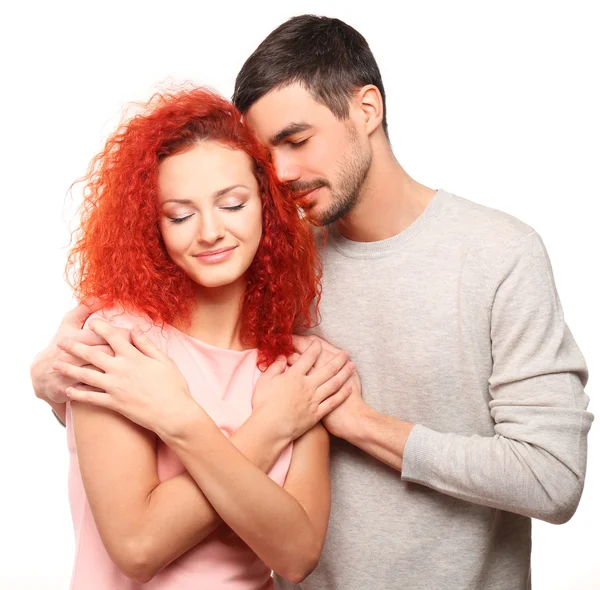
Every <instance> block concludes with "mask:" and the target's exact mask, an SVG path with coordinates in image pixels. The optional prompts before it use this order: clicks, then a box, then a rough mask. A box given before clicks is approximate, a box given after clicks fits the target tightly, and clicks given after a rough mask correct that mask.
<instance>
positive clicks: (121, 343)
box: [89, 319, 134, 356]
mask: <svg viewBox="0 0 600 590" xmlns="http://www.w3.org/2000/svg"><path fill="white" fill-rule="evenodd" d="M89 328H90V329H91V330H92V331H93V332H95V333H96V334H97V335H98V336H101V337H102V338H104V340H106V343H107V344H108V345H109V346H110V347H111V348H112V349H113V350H114V351H115V354H116V355H119V356H126V355H127V354H128V353H131V352H132V350H133V349H134V346H133V345H132V344H131V333H130V330H127V329H125V328H119V327H117V326H115V325H114V324H111V323H110V322H105V321H103V320H98V319H94V320H93V321H92V322H91V323H90V326H89Z"/></svg>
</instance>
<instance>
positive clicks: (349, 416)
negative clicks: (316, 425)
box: [288, 336, 371, 439]
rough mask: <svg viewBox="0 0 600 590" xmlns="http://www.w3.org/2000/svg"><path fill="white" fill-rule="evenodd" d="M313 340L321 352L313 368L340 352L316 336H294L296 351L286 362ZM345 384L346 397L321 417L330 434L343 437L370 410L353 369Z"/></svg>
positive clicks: (297, 354)
mask: <svg viewBox="0 0 600 590" xmlns="http://www.w3.org/2000/svg"><path fill="white" fill-rule="evenodd" d="M315 342H319V343H320V344H321V354H320V355H319V358H318V359H317V360H316V362H315V364H314V368H313V370H318V369H319V368H320V367H322V366H324V365H325V364H327V363H329V362H331V359H332V358H334V357H335V355H337V354H339V352H340V351H339V349H337V348H336V347H335V346H333V345H332V344H329V342H327V341H325V340H322V339H321V338H319V337H317V336H294V348H295V349H296V350H297V353H296V354H294V355H292V356H291V357H290V358H289V359H288V362H290V364H295V363H296V362H297V360H298V358H299V357H300V354H302V353H304V352H305V351H306V350H307V349H308V348H309V347H310V346H313V345H314V344H313V343H315ZM347 386H348V387H349V388H350V393H349V394H348V395H347V397H346V399H345V400H344V401H343V402H342V403H341V404H339V405H338V406H336V407H335V408H333V409H332V410H331V411H330V412H329V413H327V414H326V415H324V416H323V419H322V422H323V425H324V426H325V428H327V430H328V431H329V432H330V433H331V434H333V435H334V436H337V437H339V438H345V439H347V438H348V437H349V435H350V434H352V433H353V432H356V430H357V429H358V428H359V426H360V421H361V420H362V419H363V417H364V416H365V415H366V414H367V413H368V412H369V411H371V408H370V407H369V406H368V405H367V404H366V403H365V401H364V400H363V398H362V386H361V383H360V378H359V376H358V373H357V372H356V371H353V373H352V375H351V376H350V378H349V379H348V382H347Z"/></svg>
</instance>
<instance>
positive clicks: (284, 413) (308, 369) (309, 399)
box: [252, 342, 354, 441]
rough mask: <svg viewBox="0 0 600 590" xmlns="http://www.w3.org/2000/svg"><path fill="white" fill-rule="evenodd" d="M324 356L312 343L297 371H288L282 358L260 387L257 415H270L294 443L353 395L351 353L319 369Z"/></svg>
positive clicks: (341, 354)
mask: <svg viewBox="0 0 600 590" xmlns="http://www.w3.org/2000/svg"><path fill="white" fill-rule="evenodd" d="M321 353H322V348H321V343H320V342H314V343H309V345H308V346H306V348H305V350H304V351H303V353H302V354H301V355H298V356H297V358H296V359H295V360H296V362H295V363H294V366H293V367H290V368H287V361H286V358H285V357H283V356H282V357H280V358H278V359H277V360H276V361H275V362H274V363H273V364H272V365H270V366H269V368H268V369H267V370H266V371H265V372H264V374H263V375H261V377H260V378H259V380H258V381H257V383H256V387H255V389H254V394H253V398H252V408H253V412H261V413H263V414H264V413H267V412H268V413H269V415H270V416H272V418H273V421H274V422H275V423H276V424H278V426H279V427H281V429H282V436H284V437H286V438H287V439H288V440H290V441H292V440H296V439H297V438H298V437H299V436H302V435H303V434H304V433H305V432H307V431H308V430H310V429H311V428H312V427H313V426H314V425H315V424H317V422H319V421H320V420H321V419H322V418H323V416H326V415H327V414H329V413H330V412H331V411H332V410H334V409H335V408H336V407H338V406H339V405H340V404H341V403H343V402H344V400H345V399H346V398H347V397H348V395H350V387H349V386H348V380H349V379H350V378H351V376H352V374H353V372H354V365H353V364H352V363H350V362H348V353H347V352H342V351H337V352H336V354H332V355H331V357H330V358H329V359H328V361H327V362H323V363H321V365H320V366H319V367H318V368H317V367H315V362H316V361H317V359H318V358H319V357H320V355H321ZM286 369H287V370H286Z"/></svg>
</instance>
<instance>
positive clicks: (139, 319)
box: [84, 305, 165, 348]
mask: <svg viewBox="0 0 600 590" xmlns="http://www.w3.org/2000/svg"><path fill="white" fill-rule="evenodd" d="M97 319H99V320H104V321H108V322H110V323H111V324H113V325H115V326H117V327H118V328H124V329H126V330H131V329H133V328H134V327H136V326H137V327H139V328H141V330H142V331H143V332H144V333H145V334H146V336H148V337H149V338H150V339H151V340H152V341H154V343H155V344H157V345H161V348H164V340H165V334H164V328H162V327H161V326H158V325H157V324H155V323H154V322H152V320H150V318H149V317H148V316H146V315H144V314H142V313H139V312H136V311H133V310H128V309H125V308H124V307H122V306H118V305H115V306H110V307H105V308H103V309H101V310H99V311H96V312H95V313H93V314H92V315H91V316H90V317H89V318H88V319H87V320H86V322H85V324H84V328H89V326H90V324H91V323H92V322H93V321H94V320H97Z"/></svg>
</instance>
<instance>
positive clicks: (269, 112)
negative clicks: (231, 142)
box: [246, 84, 371, 225]
mask: <svg viewBox="0 0 600 590" xmlns="http://www.w3.org/2000/svg"><path fill="white" fill-rule="evenodd" d="M246 119H247V121H248V124H249V125H250V126H251V127H252V129H253V130H254V132H255V134H256V135H257V137H258V139H259V140H260V141H261V142H262V143H263V144H264V145H265V146H266V147H267V148H268V149H269V150H270V152H271V154H272V157H273V162H274V164H275V168H276V170H277V174H278V176H279V178H280V180H281V181H282V182H285V183H286V184H287V185H288V186H289V188H290V190H291V191H292V195H293V196H294V198H295V199H296V200H297V202H298V204H299V205H301V206H302V207H303V208H304V210H305V211H306V213H307V215H308V216H309V218H311V219H314V220H315V221H317V222H319V223H321V224H323V225H327V224H329V223H333V222H334V221H337V220H338V219H340V218H341V217H343V216H344V215H346V214H347V213H348V212H349V211H350V209H352V207H353V206H354V205H355V203H356V202H357V200H358V198H359V192H360V188H361V186H362V184H363V182H364V180H365V177H366V175H367V172H368V171H369V167H370V165H371V147H370V144H369V142H368V140H367V139H366V138H364V137H363V138H361V137H360V135H359V133H358V131H357V129H356V125H355V122H354V121H353V119H352V111H351V116H350V117H349V118H348V119H346V120H343V121H342V120H339V119H337V118H336V117H335V115H334V114H333V113H332V112H331V111H330V110H329V109H328V108H327V107H326V106H324V105H322V104H320V103H318V102H317V101H315V100H314V98H313V97H312V96H311V95H310V93H309V92H308V91H307V90H305V89H304V88H303V87H302V86H300V85H299V84H293V85H291V86H287V87H285V88H279V89H274V90H271V91H270V92H268V93H267V94H266V95H265V96H263V97H262V98H261V99H260V100H258V101H256V103H254V104H253V105H252V107H251V108H250V109H249V110H248V112H247V114H246Z"/></svg>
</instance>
